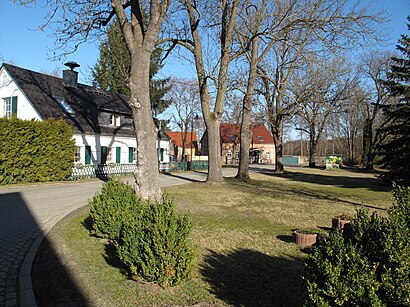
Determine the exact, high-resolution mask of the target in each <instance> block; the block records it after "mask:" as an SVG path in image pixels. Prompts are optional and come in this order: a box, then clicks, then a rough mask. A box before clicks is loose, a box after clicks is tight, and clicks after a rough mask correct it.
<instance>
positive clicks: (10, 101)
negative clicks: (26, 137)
mask: <svg viewBox="0 0 410 307" xmlns="http://www.w3.org/2000/svg"><path fill="white" fill-rule="evenodd" d="M4 108H5V110H4V111H5V112H4V113H5V115H6V118H10V117H12V116H13V115H14V116H17V96H13V97H6V98H4Z"/></svg>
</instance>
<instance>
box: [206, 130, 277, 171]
mask: <svg viewBox="0 0 410 307" xmlns="http://www.w3.org/2000/svg"><path fill="white" fill-rule="evenodd" d="M251 131H252V138H251V144H250V149H249V158H250V163H259V164H274V163H275V155H274V151H275V143H274V141H273V137H272V134H271V133H270V132H269V131H268V129H267V128H266V127H265V126H264V125H252V127H251ZM220 136H221V159H222V162H223V163H225V164H236V163H238V162H239V153H240V125H239V124H230V123H221V127H220ZM207 144H208V133H207V131H205V134H204V136H203V138H202V140H201V148H202V152H201V154H202V155H208V152H207V150H208V146H207Z"/></svg>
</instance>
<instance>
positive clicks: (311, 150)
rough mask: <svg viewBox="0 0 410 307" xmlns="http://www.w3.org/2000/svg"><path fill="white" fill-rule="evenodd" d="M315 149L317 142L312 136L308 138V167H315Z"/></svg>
mask: <svg viewBox="0 0 410 307" xmlns="http://www.w3.org/2000/svg"><path fill="white" fill-rule="evenodd" d="M316 151H317V142H316V140H315V139H314V138H310V140H309V167H316V162H315V156H316Z"/></svg>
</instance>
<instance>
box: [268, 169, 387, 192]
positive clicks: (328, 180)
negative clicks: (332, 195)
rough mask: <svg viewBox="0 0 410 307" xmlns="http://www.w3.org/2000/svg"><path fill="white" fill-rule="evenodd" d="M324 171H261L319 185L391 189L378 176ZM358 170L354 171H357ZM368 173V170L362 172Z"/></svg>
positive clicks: (379, 189)
mask: <svg viewBox="0 0 410 307" xmlns="http://www.w3.org/2000/svg"><path fill="white" fill-rule="evenodd" d="M326 172H331V171H326V170H323V174H309V173H304V172H296V171H291V172H284V173H283V174H275V173H273V172H262V173H263V174H265V175H269V176H280V177H282V178H286V179H289V180H292V181H299V182H307V183H314V184H319V185H333V186H337V187H342V188H348V189H356V188H365V189H368V190H371V191H375V192H389V191H391V184H390V183H387V182H386V181H383V180H381V179H378V178H369V177H362V178H361V177H349V176H343V175H340V176H339V175H337V176H335V175H333V174H332V175H330V174H326ZM357 172H358V171H355V173H357ZM363 173H368V172H363Z"/></svg>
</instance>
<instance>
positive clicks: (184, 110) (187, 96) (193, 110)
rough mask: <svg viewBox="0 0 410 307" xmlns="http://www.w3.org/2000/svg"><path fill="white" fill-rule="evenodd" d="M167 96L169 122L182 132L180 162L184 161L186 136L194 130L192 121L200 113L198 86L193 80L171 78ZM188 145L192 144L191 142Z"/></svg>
mask: <svg viewBox="0 0 410 307" xmlns="http://www.w3.org/2000/svg"><path fill="white" fill-rule="evenodd" d="M167 96H168V97H167V98H168V99H169V100H171V105H170V110H169V112H170V113H171V122H172V123H174V124H175V125H176V126H177V127H178V129H179V131H181V132H182V160H181V161H185V151H186V148H185V146H186V144H187V139H186V138H187V134H188V132H189V131H191V132H193V131H194V130H195V129H194V121H195V120H196V117H197V114H198V113H199V111H200V101H199V91H198V84H197V83H196V81H195V80H188V79H181V78H173V79H171V82H170V90H169V92H168V95H167ZM190 143H191V144H192V140H191V142H190Z"/></svg>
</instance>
